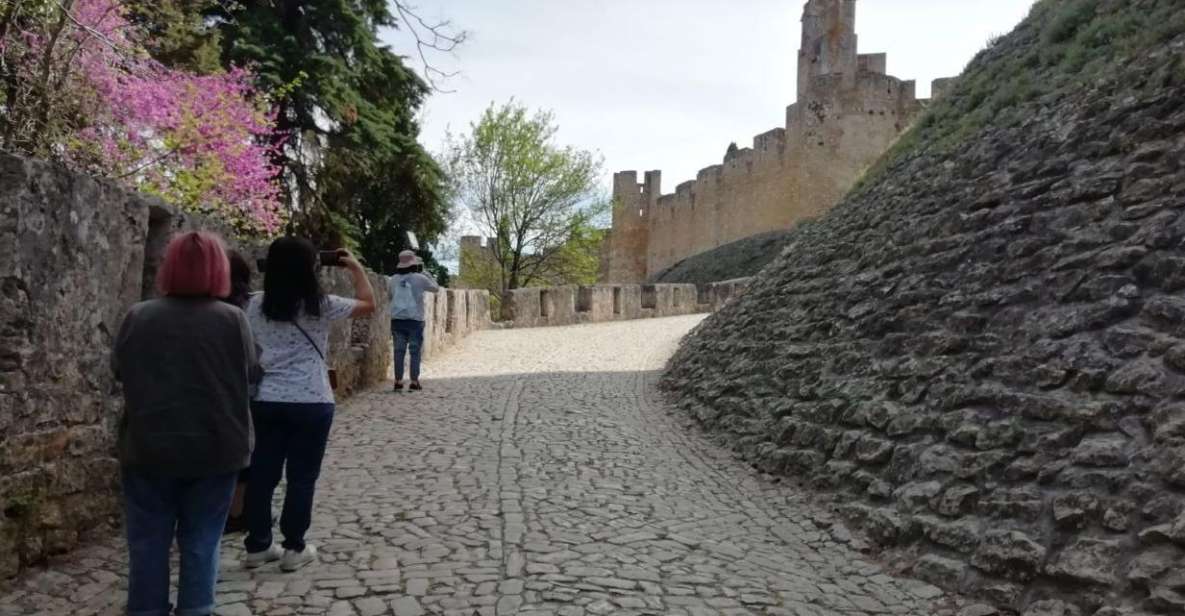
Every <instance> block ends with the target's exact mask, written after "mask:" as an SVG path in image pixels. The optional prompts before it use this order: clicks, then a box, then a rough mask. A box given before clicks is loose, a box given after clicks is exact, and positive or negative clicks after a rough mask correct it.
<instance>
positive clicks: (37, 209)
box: [0, 155, 488, 579]
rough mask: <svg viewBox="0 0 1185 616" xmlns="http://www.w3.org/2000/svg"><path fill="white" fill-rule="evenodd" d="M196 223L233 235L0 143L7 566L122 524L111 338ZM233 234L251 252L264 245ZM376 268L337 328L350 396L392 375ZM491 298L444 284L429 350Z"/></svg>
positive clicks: (0, 550)
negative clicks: (364, 309)
mask: <svg viewBox="0 0 1185 616" xmlns="http://www.w3.org/2000/svg"><path fill="white" fill-rule="evenodd" d="M195 228H206V229H211V230H214V231H223V232H224V233H223V235H224V237H229V234H228V233H225V230H224V229H219V228H218V227H217V225H212V224H211V223H210V222H209V221H204V220H202V219H201V218H199V217H194V216H191V215H188V214H184V213H179V212H176V211H174V210H173V209H171V208H169V207H167V206H166V205H164V204H163V203H161V202H160V201H158V200H155V199H152V198H148V197H144V196H142V195H136V194H131V193H128V192H126V191H124V190H122V189H120V188H117V187H115V186H114V185H112V184H110V183H107V182H103V181H98V180H95V179H93V178H90V177H87V176H84V175H81V174H77V173H72V172H69V171H66V170H64V169H62V168H60V167H58V166H55V165H51V164H47V163H43V162H38V161H33V160H27V159H22V158H18V157H14V156H9V155H0V435H2V436H0V579H3V578H6V577H10V576H12V575H14V574H16V573H17V572H18V571H19V570H20V569H21V568H23V567H24V566H26V565H29V564H31V563H36V562H38V561H41V560H43V559H44V558H45V557H46V556H47V555H49V554H53V553H58V552H63V551H66V550H69V549H70V548H72V547H74V546H76V545H78V544H79V542H81V541H85V540H87V539H88V537H90V536H93V535H95V534H96V533H99V534H107V533H110V532H111V530H112V528H113V527H114V526H115V525H116V524H118V521H119V517H120V508H119V505H118V499H117V490H118V485H117V483H118V474H119V473H118V463H117V461H116V460H115V457H114V434H115V425H116V422H117V420H118V417H119V415H120V412H121V404H122V399H121V396H120V392H119V389H118V384H117V383H116V382H115V381H114V379H113V377H112V374H111V368H110V364H109V360H110V348H111V343H112V338H113V336H114V334H115V332H117V331H118V329H119V323H120V320H121V319H122V317H123V315H124V313H125V312H126V311H127V309H128V307H129V306H131V304H133V303H135V302H137V301H139V300H141V299H142V298H146V297H151V296H152V295H153V294H154V293H155V290H154V285H153V281H154V279H155V273H156V269H157V267H158V264H159V261H160V258H161V253H162V251H163V249H164V247H165V245H166V244H167V242H168V238H169V237H170V236H171V235H172V234H173V233H174V232H175V231H178V230H184V229H195ZM232 244H233V242H232ZM232 247H235V248H237V249H239V250H240V251H242V252H243V253H244V254H245V255H248V256H249V260H251V261H252V262H254V258H255V257H259V256H262V254H263V248H262V247H260V246H253V245H241V244H240V245H233V246H232ZM324 275H325V278H324V284H325V288H326V289H327V291H328V292H331V293H338V294H341V295H346V296H352V295H353V290H352V286H351V284H350V281H349V278H348V275H347V273H346V272H344V271H342V270H328V269H327V270H325V274H324ZM371 280H372V284H374V287H375V292H376V296H377V299H378V302H379V311H378V313H377V315H376V316H374V317H371V318H368V319H358V320H353V321H343V322H339V323H337V324H335V326H334V328H333V330H332V332H331V335H330V350H329V357H330V363H331V364H332V365H333V366H334V367H335V368H337V369H338V372H339V377H340V378H339V381H340V389H339V392H338V394H339V399H341V398H344V397H346V396H348V395H350V394H351V393H352V392H354V391H356V390H359V389H362V388H365V387H367V386H369V385H371V384H374V383H377V382H381V381H383V380H385V379H387V378H388V376H389V370H390V358H391V343H390V321H389V319H388V318H386V316H385V315H386V314H387V305H388V299H387V298H388V293H387V284H386V279H385V277H382V276H379V275H376V274H371ZM257 282H261V279H260V278H259V277H258V276H257ZM448 298H453V300H452V301H450V300H449V299H448ZM450 306H451V307H452V310H451V311H450ZM487 306H488V295H487V294H486V293H485V292H484V291H469V292H464V293H459V292H455V291H450V292H446V293H441V294H439V296H438V298H437V301H436V304H435V305H434V306H433V307H432V308H431V311H432V312H431V315H432V318H433V322H432V323H430V324H429V325H428V330H429V332H431V334H430V335H429V337H428V351H429V353H431V352H433V351H435V352H439V350H440V349H443V348H445V347H446V346H448V344H451V343H452V342H454V341H456V340H457V339H459V338H460V337H461V336H464V335H466V334H468V333H469V332H471V331H473V330H475V329H481V328H483V327H485V326H486V324H487V322H488V318H487V317H486V316H484V315H487V314H488V308H486V307H487ZM380 315H381V316H380ZM436 315H451V316H446V317H445V318H444V319H437V318H436Z"/></svg>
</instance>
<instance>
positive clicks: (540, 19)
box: [387, 0, 1033, 193]
mask: <svg viewBox="0 0 1185 616" xmlns="http://www.w3.org/2000/svg"><path fill="white" fill-rule="evenodd" d="M412 3H413V4H415V5H417V6H418V7H419V8H420V12H421V13H422V14H423V16H425V17H428V18H445V19H449V20H451V21H452V22H453V23H454V24H456V25H457V26H458V27H460V28H463V29H465V30H467V31H469V32H470V33H471V35H470V39H469V41H468V42H467V43H466V44H465V45H464V46H463V47H462V48H460V49H459V50H458V51H457V52H456V53H455V54H454V55H453V56H452V57H450V56H448V55H445V56H443V57H441V56H437V57H436V58H435V62H436V64H438V65H439V66H440V67H441V68H443V69H446V70H449V71H453V70H457V71H460V75H458V76H456V77H453V78H451V79H450V80H448V81H446V82H445V87H446V88H447V89H451V90H455V92H454V93H451V94H435V95H433V96H432V97H431V98H430V99H429V100H428V102H427V104H426V105H425V109H424V112H423V118H422V122H423V134H422V136H421V141H422V142H423V143H424V145H425V146H426V147H428V148H429V149H430V150H431V151H433V152H439V151H440V150H441V149H442V144H443V141H444V135H445V134H446V131H448V130H452V131H453V132H462V131H464V130H466V129H467V128H468V126H469V123H470V122H472V121H474V120H476V119H477V117H478V116H479V115H480V114H481V112H482V110H484V109H485V108H486V107H487V106H488V105H489V104H490V103H491V102H497V103H499V104H500V103H503V102H505V101H507V100H510V99H511V98H515V99H517V100H518V101H520V102H522V103H524V104H526V105H527V106H528V107H530V108H544V109H550V110H552V111H554V112H555V115H556V120H557V123H558V124H559V126H560V130H559V135H558V138H559V141H560V142H561V143H562V144H564V145H574V146H577V147H580V148H583V149H587V150H593V151H597V152H600V153H601V154H602V155H603V156H604V159H605V169H604V170H605V180H604V184H605V186H606V187H608V186H609V185H610V180H611V177H612V173H613V172H615V171H623V170H630V169H633V170H638V171H643V170H648V169H661V170H662V171H663V191H664V192H668V193H669V192H672V191H673V190H674V187H675V185H676V184H678V183H680V182H683V181H685V180H690V179H694V177H695V173H696V172H697V171H698V170H699V169H700V168H702V167H706V166H708V165H712V164H717V163H719V162H720V161H721V159H722V157H723V156H724V151H725V149H726V148H727V147H728V144H729V142H732V141H735V142H737V144H738V145H739V146H741V147H746V146H749V145H751V144H752V139H753V136H754V135H757V134H759V133H762V132H765V131H767V130H769V129H771V128H775V127H778V126H782V125H783V123H784V118H785V107H786V106H787V105H789V104H790V103H791V102H793V101H794V100H795V75H796V63H797V57H798V46H799V42H800V37H801V31H800V23H799V20H800V18H801V14H802V7H803V5H804V3H805V0H412ZM1032 4H1033V0H860V1H859V3H858V5H857V24H856V30H857V34H858V35H859V41H860V52H861V53H876V52H887V53H888V54H889V73H890V74H891V75H894V76H897V77H900V78H902V79H916V80H917V81H918V95H919V96H923V97H924V96H929V93H930V81H931V80H932V79H934V78H937V77H947V76H954V75H957V74H958V73H959V72H961V71H962V69H963V67H964V66H966V64H967V62H968V61H969V60H970V59H971V58H972V56H974V55H975V53H976V52H977V51H979V50H980V49H981V48H982V47H983V46H984V44H985V43H986V42H987V40H988V39H989V38H990V37H991V36H992V35H996V34H1002V33H1005V32H1008V31H1010V30H1011V29H1012V28H1013V27H1014V26H1015V25H1016V24H1017V23H1018V22H1019V21H1020V20H1021V19H1022V18H1023V17H1024V16H1025V15H1026V14H1027V13H1028V10H1029V8H1030V7H1031V6H1032ZM387 39H388V41H389V42H391V43H392V44H393V45H394V46H395V48H396V49H397V50H398V51H400V52H401V53H406V54H409V55H413V48H412V47H411V45H410V44H409V39H408V37H406V36H405V35H404V33H399V32H395V33H390V34H389V35H388V36H387Z"/></svg>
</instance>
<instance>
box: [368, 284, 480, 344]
mask: <svg viewBox="0 0 1185 616" xmlns="http://www.w3.org/2000/svg"><path fill="white" fill-rule="evenodd" d="M424 316H425V325H424V349H423V353H424V358H428V357H432V356H433V355H437V354H439V353H441V352H443V351H445V350H446V349H448V348H449V347H451V346H453V345H455V344H457V343H458V342H460V341H461V340H462V339H464V338H465V337H466V336H468V335H470V334H472V333H473V332H476V331H480V330H483V329H489V327H490V325H491V323H490V292H489V291H485V290H474V289H441V290H440V292H438V293H433V294H429V295H427V296H425V303H424ZM388 328H389V325H388Z"/></svg>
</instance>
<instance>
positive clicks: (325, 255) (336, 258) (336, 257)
mask: <svg viewBox="0 0 1185 616" xmlns="http://www.w3.org/2000/svg"><path fill="white" fill-rule="evenodd" d="M318 254H320V255H321V265H322V266H323V267H337V266H339V265H341V264H342V255H341V253H339V252H338V251H336V250H322V251H321V252H320V253H318Z"/></svg>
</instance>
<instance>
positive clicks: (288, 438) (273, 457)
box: [244, 400, 334, 553]
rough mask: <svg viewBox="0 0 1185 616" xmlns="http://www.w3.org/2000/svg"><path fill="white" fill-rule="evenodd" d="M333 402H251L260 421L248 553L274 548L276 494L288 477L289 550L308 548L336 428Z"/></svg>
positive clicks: (283, 520) (285, 520)
mask: <svg viewBox="0 0 1185 616" xmlns="http://www.w3.org/2000/svg"><path fill="white" fill-rule="evenodd" d="M333 410H334V406H333V404H332V403H325V404H322V403H309V404H304V403H297V402H262V401H258V400H257V401H255V402H252V403H251V419H252V420H253V421H254V422H255V451H254V452H252V454H251V481H250V482H248V483H247V497H246V499H245V501H244V502H245V504H246V515H247V539H246V540H245V541H244V543H245V545H246V546H247V551H248V552H251V553H255V552H262V551H264V550H266V549H268V548H269V547H271V545H272V495H273V494H274V493H275V491H276V486H277V485H279V483H280V477H281V476H282V475H285V466H287V473H286V474H287V477H288V489H287V491H286V492H285V493H284V509H283V511H282V512H281V513H280V532H281V533H283V534H284V543H283V544H282V545H283V546H284V549H287V550H295V551H297V552H299V551H301V550H303V549H304V545H305V544H304V535H305V533H306V532H308V530H309V525H310V524H312V520H313V493H314V492H315V488H316V486H317V477H318V476H320V474H321V459H322V458H324V457H325V445H326V443H328V442H329V428H330V427H332V426H333Z"/></svg>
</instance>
